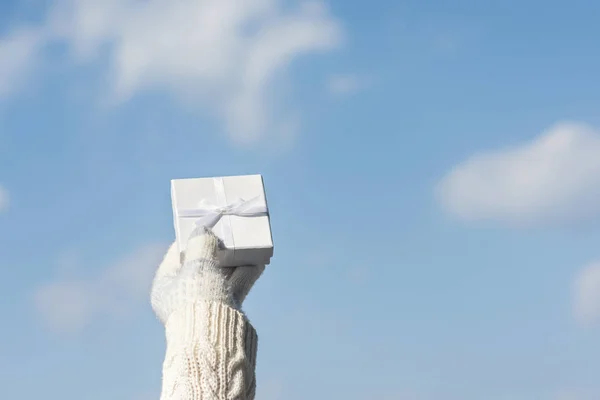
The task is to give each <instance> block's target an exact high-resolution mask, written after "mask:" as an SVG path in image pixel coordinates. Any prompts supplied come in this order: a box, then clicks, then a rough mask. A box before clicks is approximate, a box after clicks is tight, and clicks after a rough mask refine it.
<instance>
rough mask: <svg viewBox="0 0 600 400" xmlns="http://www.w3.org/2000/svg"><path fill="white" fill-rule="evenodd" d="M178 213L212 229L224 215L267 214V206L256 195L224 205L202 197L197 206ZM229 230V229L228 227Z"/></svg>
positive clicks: (250, 215)
mask: <svg viewBox="0 0 600 400" xmlns="http://www.w3.org/2000/svg"><path fill="white" fill-rule="evenodd" d="M178 214H179V217H181V218H197V220H196V225H197V226H205V227H207V228H211V229H212V228H214V227H215V225H217V223H218V222H219V220H220V219H221V217H222V216H224V215H237V216H239V217H258V216H263V215H267V207H266V205H265V202H264V201H262V196H256V197H253V198H251V199H250V200H244V199H242V198H240V199H238V200H236V201H234V202H233V203H230V204H226V205H224V206H217V205H215V204H212V203H210V202H208V201H206V200H205V199H202V200H201V201H200V202H199V203H198V206H197V208H188V209H183V210H179V212H178ZM229 230H231V228H230V227H229Z"/></svg>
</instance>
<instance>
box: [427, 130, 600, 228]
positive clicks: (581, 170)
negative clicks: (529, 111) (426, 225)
mask: <svg viewBox="0 0 600 400" xmlns="http://www.w3.org/2000/svg"><path fill="white" fill-rule="evenodd" d="M437 195H438V197H439V200H440V202H441V203H442V204H443V206H444V207H445V208H446V209H447V210H448V211H449V212H450V213H451V214H453V215H456V216H458V217H459V218H462V219H465V220H471V221H473V220H495V221H500V222H504V223H507V224H510V225H512V226H533V225H548V224H566V223H573V222H581V221H588V220H589V219H591V218H598V217H600V132H599V131H598V130H595V129H594V128H592V127H590V126H588V125H585V124H581V123H560V124H557V125H555V126H553V127H551V128H550V129H548V130H547V131H545V132H543V133H542V134H541V135H539V136H538V137H536V138H535V139H533V140H532V141H530V142H528V143H523V144H522V145H520V146H517V147H514V148H510V149H505V150H497V151H487V152H481V153H478V154H475V155H473V156H472V157H470V158H469V159H467V160H465V161H464V162H462V163H460V164H459V165H457V166H455V167H454V168H453V169H452V170H451V171H450V172H449V173H448V174H447V175H446V176H445V177H444V178H443V179H442V181H441V182H440V183H439V185H438V187H437Z"/></svg>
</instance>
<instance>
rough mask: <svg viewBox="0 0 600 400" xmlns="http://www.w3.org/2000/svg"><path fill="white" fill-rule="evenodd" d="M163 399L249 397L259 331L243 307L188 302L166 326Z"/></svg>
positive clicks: (252, 389)
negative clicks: (241, 308) (239, 309)
mask: <svg viewBox="0 0 600 400" xmlns="http://www.w3.org/2000/svg"><path fill="white" fill-rule="evenodd" d="M166 332H167V353H166V356H165V361H164V364H163V388H162V393H161V400H209V399H210V400H213V399H214V400H217V399H218V400H251V399H254V392H255V387H256V382H255V378H254V369H255V367H256V346H257V336H256V331H255V330H254V328H253V327H252V326H251V325H250V324H249V323H248V321H247V320H246V318H245V317H244V315H243V314H242V313H240V312H239V311H237V310H235V309H233V308H231V307H228V306H226V305H223V304H219V303H214V302H198V303H195V304H189V305H187V306H185V307H184V308H183V309H181V310H177V311H176V312H174V313H173V315H171V317H170V318H169V321H168V322H167V325H166Z"/></svg>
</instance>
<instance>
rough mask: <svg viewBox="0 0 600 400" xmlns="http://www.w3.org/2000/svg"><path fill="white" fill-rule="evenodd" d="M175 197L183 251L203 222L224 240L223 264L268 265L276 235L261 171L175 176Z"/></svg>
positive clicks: (177, 222) (172, 185)
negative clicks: (273, 236)
mask: <svg viewBox="0 0 600 400" xmlns="http://www.w3.org/2000/svg"><path fill="white" fill-rule="evenodd" d="M171 200H172V204H173V221H174V224H175V235H176V239H177V244H178V246H179V251H180V252H182V251H185V246H186V243H187V240H188V238H189V236H190V234H191V233H192V232H193V230H194V229H195V228H196V227H197V226H201V225H203V226H207V227H209V228H211V229H212V230H213V232H214V233H215V234H216V235H217V236H218V237H219V238H220V239H221V241H222V245H223V246H222V248H221V249H220V250H219V253H218V256H219V265H220V266H222V267H235V266H242V265H261V264H269V262H270V260H271V256H272V255H273V239H272V236H271V224H270V221H269V215H268V207H267V200H266V196H265V189H264V184H263V179H262V176H261V175H242V176H226V177H217V178H195V179H173V180H172V181H171Z"/></svg>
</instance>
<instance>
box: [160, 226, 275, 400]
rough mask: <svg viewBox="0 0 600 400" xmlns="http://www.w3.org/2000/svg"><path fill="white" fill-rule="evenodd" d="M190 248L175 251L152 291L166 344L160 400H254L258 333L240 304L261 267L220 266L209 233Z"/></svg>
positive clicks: (194, 237) (196, 237)
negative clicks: (179, 252) (163, 327)
mask: <svg viewBox="0 0 600 400" xmlns="http://www.w3.org/2000/svg"><path fill="white" fill-rule="evenodd" d="M187 248H188V251H187V253H186V254H185V255H183V256H182V257H180V255H179V254H178V251H177V246H176V245H172V246H171V248H170V249H169V251H168V252H167V255H166V256H165V258H164V260H163V262H162V264H161V265H160V267H159V268H158V271H157V272H156V276H155V278H154V283H153V287H152V295H151V298H152V308H153V309H154V311H155V313H156V315H157V316H158V318H159V319H160V320H161V321H162V322H163V324H165V331H166V341H167V351H166V355H165V360H164V363H163V382H162V392H161V400H253V399H254V392H255V387H256V381H255V366H256V352H257V335H256V331H255V330H254V327H252V325H251V324H250V322H249V321H248V319H247V318H246V316H245V315H244V314H243V313H242V312H241V304H242V303H243V301H244V299H245V298H246V295H247V294H248V292H249V291H250V289H251V288H252V286H253V285H254V283H255V282H256V280H257V279H258V277H259V276H260V275H261V273H262V272H263V270H264V266H256V267H237V268H221V267H218V266H217V263H216V252H217V249H218V239H217V238H216V237H215V236H214V234H213V233H212V232H211V231H210V230H208V229H205V228H199V229H197V230H196V231H195V232H194V234H193V235H192V237H191V238H190V240H189V242H188V246H187ZM181 258H183V263H181V262H180V259H181Z"/></svg>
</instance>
